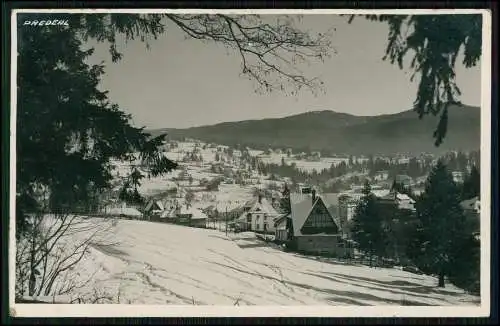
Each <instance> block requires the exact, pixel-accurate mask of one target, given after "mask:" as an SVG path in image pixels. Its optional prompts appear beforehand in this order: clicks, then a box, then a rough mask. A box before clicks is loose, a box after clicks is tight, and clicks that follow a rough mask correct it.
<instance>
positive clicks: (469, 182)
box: [462, 165, 481, 200]
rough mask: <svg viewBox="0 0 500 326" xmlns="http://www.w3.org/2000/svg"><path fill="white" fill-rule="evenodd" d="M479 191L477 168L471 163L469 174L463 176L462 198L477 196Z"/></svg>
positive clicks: (479, 180)
mask: <svg viewBox="0 0 500 326" xmlns="http://www.w3.org/2000/svg"><path fill="white" fill-rule="evenodd" d="M480 193H481V176H480V174H479V170H478V168H477V167H476V166H475V165H473V166H472V168H471V171H470V174H469V175H468V176H467V177H466V178H465V180H464V183H463V184H462V199H463V200H465V199H471V198H474V197H476V196H478V197H479V195H480Z"/></svg>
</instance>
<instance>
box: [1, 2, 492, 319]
mask: <svg viewBox="0 0 500 326" xmlns="http://www.w3.org/2000/svg"><path fill="white" fill-rule="evenodd" d="M11 38H12V44H11V46H12V48H11V53H12V54H11V58H12V63H11V80H12V90H11V102H12V103H11V108H10V110H11V132H10V135H11V140H10V144H11V145H10V156H11V165H10V186H11V194H10V196H11V198H10V200H11V206H10V216H9V218H10V220H9V221H10V239H9V241H10V246H9V250H10V252H9V277H10V283H11V284H10V289H9V291H10V292H9V294H10V299H11V302H10V307H11V308H10V309H11V314H13V315H15V316H21V317H22V316H33V317H35V316H61V317H62V316H69V315H72V314H73V315H75V314H77V315H78V316H82V315H85V316H88V317H91V316H97V315H99V316H106V315H112V316H124V317H125V316H146V315H148V313H149V312H148V311H149V310H148V309H152V310H151V314H154V315H156V316H162V315H164V314H169V315H175V314H177V313H178V314H182V315H184V316H189V315H199V314H203V315H205V316H207V315H212V316H216V315H218V314H220V315H224V316H229V315H234V316H238V315H249V316H250V315H253V316H281V315H288V316H301V315H307V316H338V317H348V316H360V317H361V316H364V317H372V316H388V317H391V316H394V315H395V314H398V315H401V316H419V317H424V316H444V317H445V316H466V317H480V316H488V315H489V309H490V306H489V305H490V303H489V300H490V299H489V296H490V288H489V286H490V274H489V264H490V262H489V259H490V247H489V246H490V218H491V217H490V215H491V214H490V200H491V199H490V184H489V183H490V181H489V180H490V164H491V163H490V137H491V130H490V114H491V99H490V97H491V89H490V82H491V81H490V80H491V75H490V74H491V72H490V64H491V62H490V58H491V44H490V39H491V14H490V13H489V12H488V11H485V10H444V9H443V10H415V9H413V10H319V9H318V10H263V9H262V10H257V9H253V10H201V9H196V10H195V9H191V10H180V9H179V10H166V9H162V10H160V9H157V10H152V9H151V10H145V9H140V10H139V9H126V10H125V9H123V10H121V9H107V10H104V9H98V10H83V9H81V10H77V9H54V10H42V9H38V10H34V9H30V10H28V9H19V10H15V11H14V12H13V14H12V37H11ZM110 305H113V306H110ZM138 306H140V307H141V309H138V308H134V307H138ZM256 308H258V310H255V309H256ZM354 308H355V309H354ZM94 309H95V311H96V314H92V312H93V311H94ZM155 309H156V310H155ZM218 309H219V310H218ZM221 309H222V310H221ZM224 309H225V310H224ZM315 309H316V310H315ZM349 309H350V310H349ZM377 309H378V310H377ZM218 311H219V312H218ZM222 311H224V312H222Z"/></svg>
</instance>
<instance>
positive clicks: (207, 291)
mask: <svg viewBox="0 0 500 326" xmlns="http://www.w3.org/2000/svg"><path fill="white" fill-rule="evenodd" d="M113 237H114V240H116V241H117V242H118V244H117V245H116V246H115V247H113V248H109V247H106V248H99V247H97V248H94V249H93V250H92V252H91V254H90V255H89V257H88V258H87V260H86V261H85V262H83V263H82V264H83V265H82V266H81V268H79V273H80V274H81V275H82V276H81V277H84V276H83V275H85V274H86V273H85V270H86V271H87V273H92V271H93V270H95V269H98V272H97V274H95V275H94V277H93V281H92V283H91V284H89V287H97V288H99V289H101V290H104V289H105V290H106V291H107V292H108V293H110V294H114V295H117V294H118V293H119V297H120V302H121V303H134V304H185V305H193V304H196V305H230V306H232V305H234V304H239V305H325V304H326V305H402V302H403V301H405V304H407V305H474V304H478V301H479V298H476V297H473V296H469V295H466V294H464V293H463V291H462V290H459V289H457V288H455V287H453V286H451V285H449V286H447V287H446V288H444V289H439V288H437V287H436V283H437V282H436V279H435V278H433V277H430V276H420V275H415V274H411V273H408V272H403V271H400V270H397V269H374V268H369V267H366V266H352V265H343V264H341V263H332V262H324V261H319V260H316V259H314V258H312V257H303V256H299V255H298V254H294V253H285V252H282V251H280V250H278V249H275V248H273V247H270V246H269V245H268V244H266V243H264V242H261V241H258V240H256V239H255V236H254V235H253V234H251V233H241V234H236V235H235V234H230V235H229V237H226V236H225V234H224V233H223V232H220V231H216V230H205V229H194V228H189V227H182V226H176V225H168V224H161V223H154V222H145V221H127V220H121V221H119V222H118V225H117V226H115V230H114V231H113ZM75 277H76V276H75ZM87 290H88V289H87Z"/></svg>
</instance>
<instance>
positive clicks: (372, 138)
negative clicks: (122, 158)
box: [149, 105, 480, 154]
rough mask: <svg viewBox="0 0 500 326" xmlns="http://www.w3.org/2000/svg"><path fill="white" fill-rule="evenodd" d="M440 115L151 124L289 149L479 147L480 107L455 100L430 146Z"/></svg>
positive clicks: (177, 133) (329, 113)
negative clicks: (438, 140) (441, 135)
mask: <svg viewBox="0 0 500 326" xmlns="http://www.w3.org/2000/svg"><path fill="white" fill-rule="evenodd" d="M438 120H439V116H433V115H428V116H425V117H424V118H422V119H419V117H418V114H417V113H416V112H414V111H413V110H407V111H402V112H399V113H394V114H384V115H377V116H357V115H352V114H349V113H343V112H335V111H333V110H312V111H308V112H304V113H299V114H295V115H290V116H286V117H281V118H264V119H253V120H242V121H231V122H221V123H217V124H212V125H205V126H196V127H189V128H161V129H151V130H149V132H150V133H151V134H153V135H158V134H160V133H167V135H168V138H170V139H177V140H178V139H182V138H185V137H187V138H196V139H199V140H202V141H207V142H213V143H219V144H222V145H230V146H234V145H237V144H239V145H244V146H249V147H254V148H260V149H264V148H269V147H271V148H277V147H279V148H283V147H286V148H292V149H295V150H308V151H311V150H315V151H322V152H332V153H333V152H335V153H345V154H395V153H416V152H429V153H440V152H444V151H449V150H464V151H469V150H477V149H479V148H480V109H479V108H478V107H473V106H465V105H460V106H458V105H454V106H451V107H450V109H449V111H448V121H449V126H448V132H447V136H446V138H445V140H444V142H443V144H442V145H441V146H439V147H435V146H434V140H433V138H432V134H433V132H434V130H435V128H436V126H437V122H438Z"/></svg>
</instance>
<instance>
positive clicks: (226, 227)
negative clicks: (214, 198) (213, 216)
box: [225, 206, 227, 237]
mask: <svg viewBox="0 0 500 326" xmlns="http://www.w3.org/2000/svg"><path fill="white" fill-rule="evenodd" d="M225 220H226V237H227V206H226V219H225Z"/></svg>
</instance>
